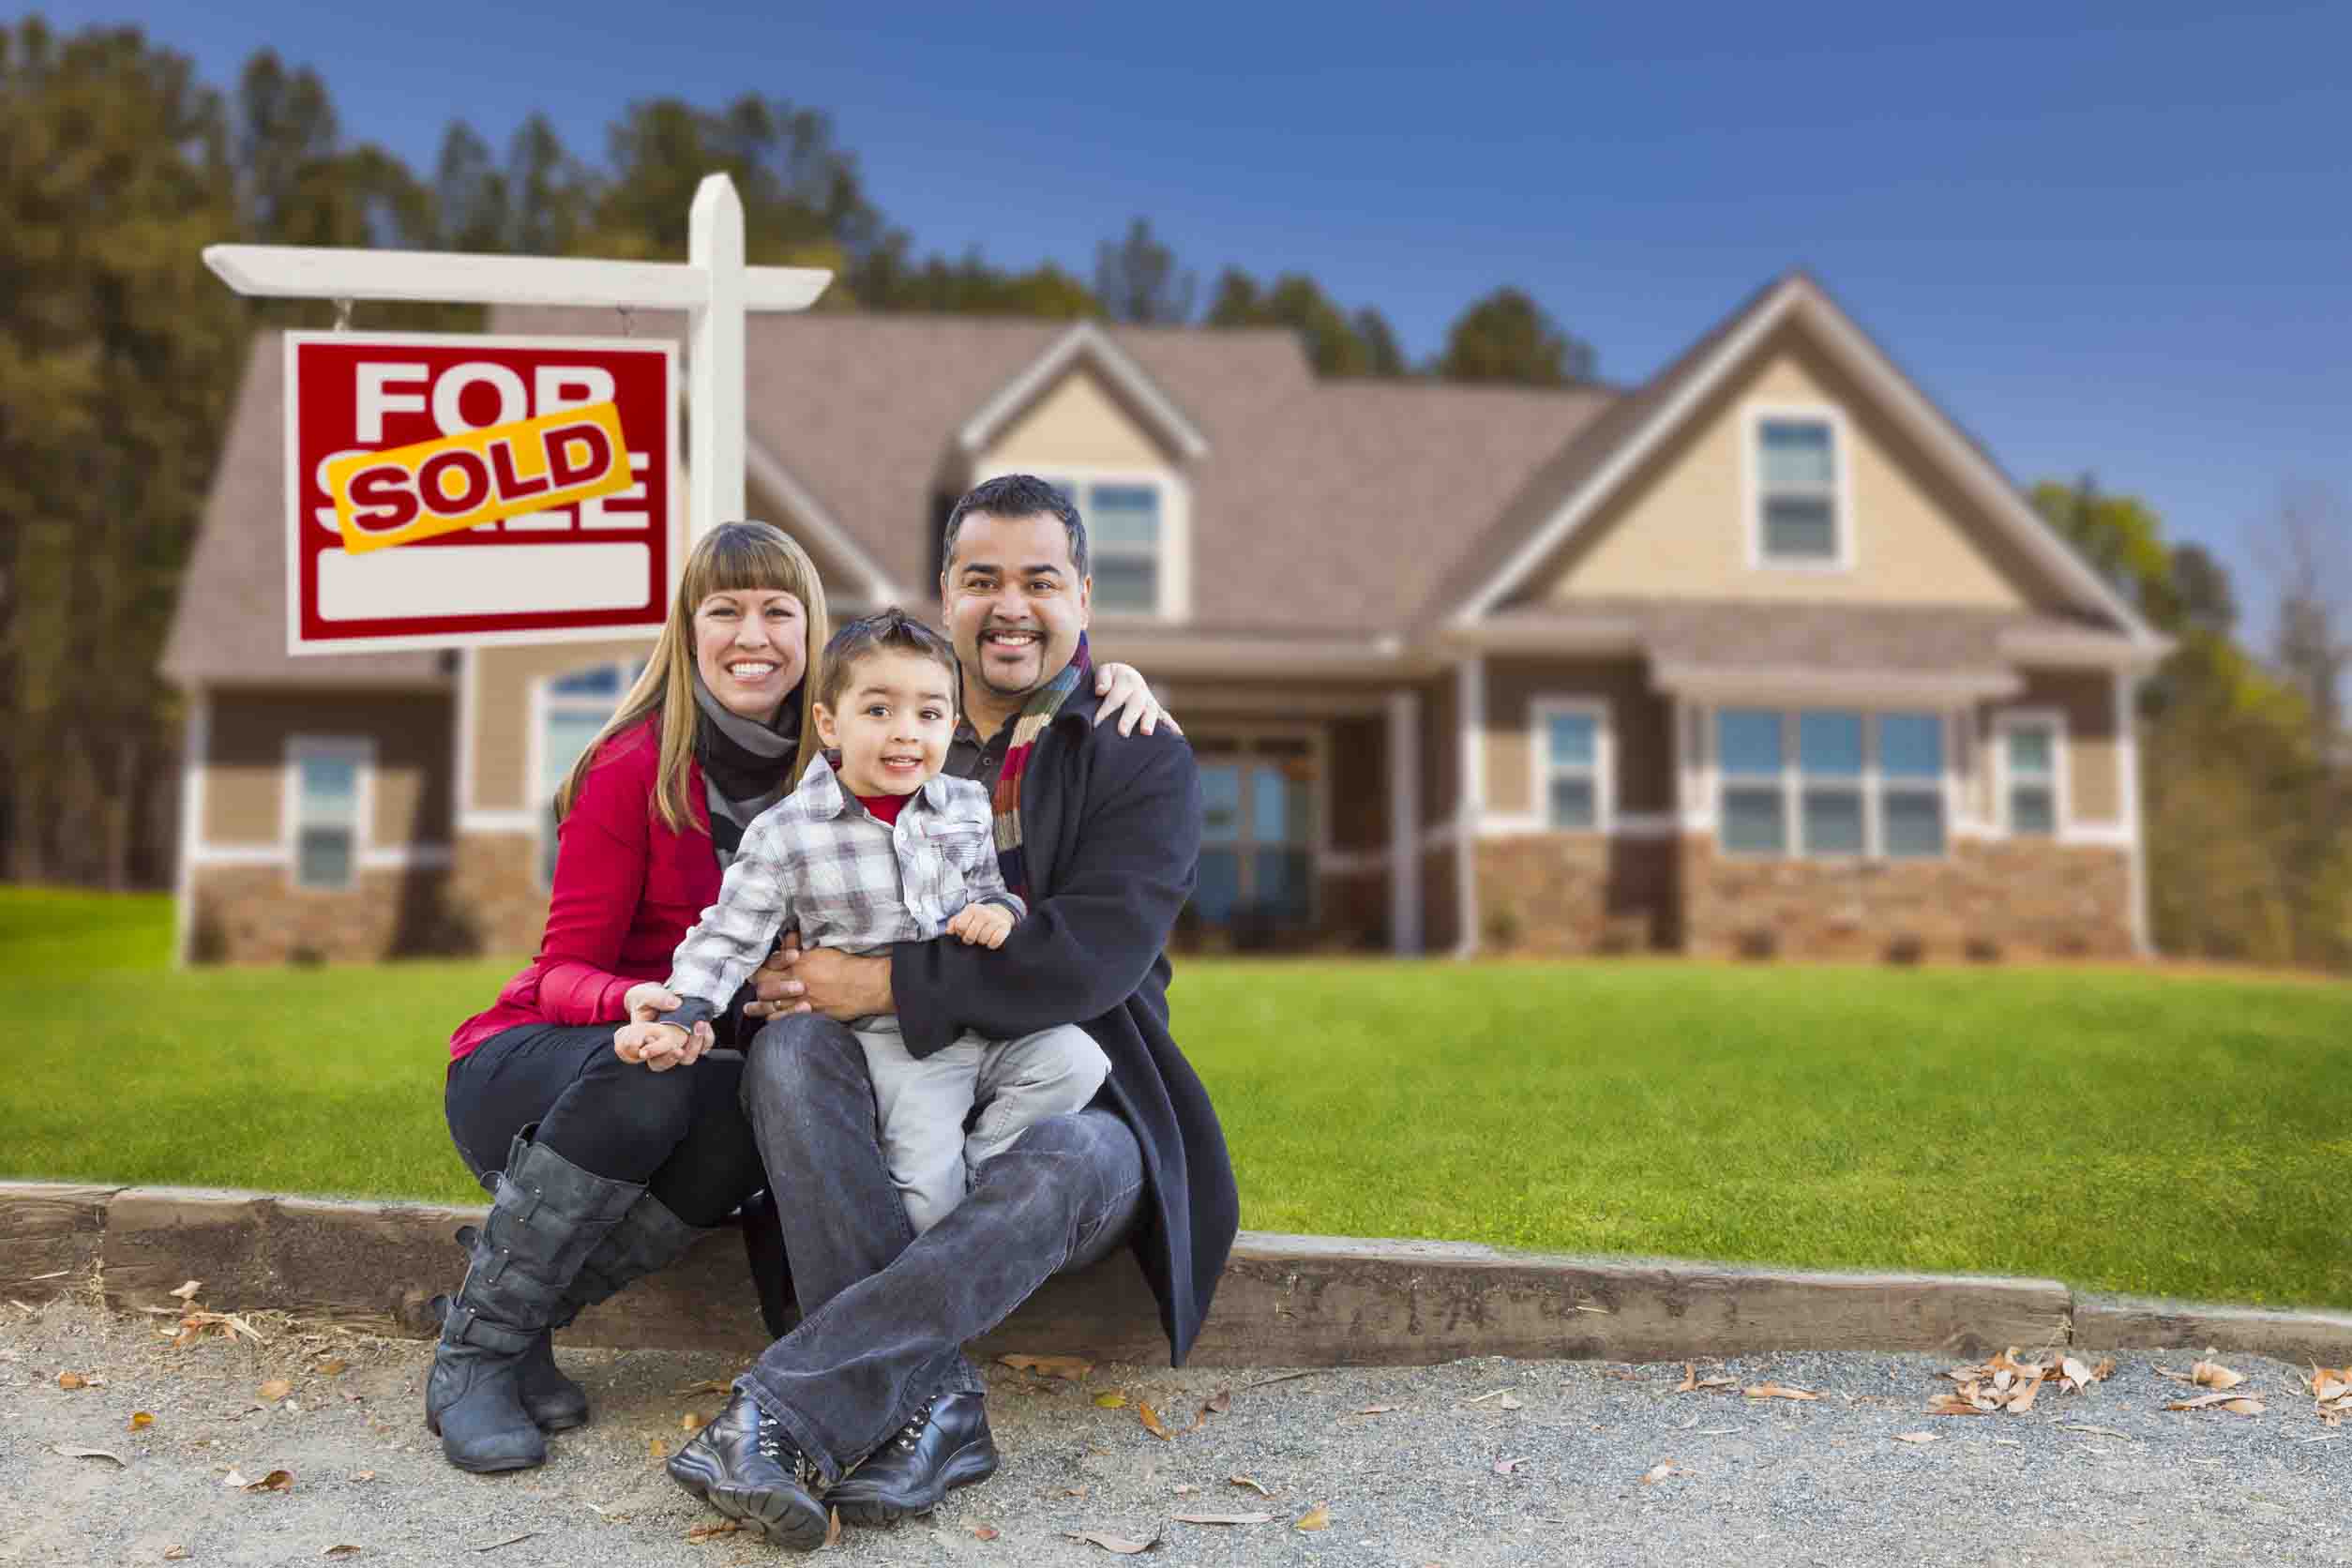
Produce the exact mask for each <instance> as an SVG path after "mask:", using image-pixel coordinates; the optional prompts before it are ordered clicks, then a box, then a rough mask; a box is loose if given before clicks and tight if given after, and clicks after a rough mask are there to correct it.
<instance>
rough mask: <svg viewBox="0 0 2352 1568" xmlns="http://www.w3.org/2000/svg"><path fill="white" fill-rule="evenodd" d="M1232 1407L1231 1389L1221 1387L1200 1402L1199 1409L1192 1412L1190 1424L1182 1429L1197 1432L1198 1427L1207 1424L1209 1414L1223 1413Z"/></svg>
mask: <svg viewBox="0 0 2352 1568" xmlns="http://www.w3.org/2000/svg"><path fill="white" fill-rule="evenodd" d="M1232 1408H1233V1391H1232V1390H1231V1389H1229V1388H1221V1389H1219V1390H1217V1391H1216V1392H1215V1393H1214V1394H1212V1395H1209V1397H1208V1398H1206V1399H1203V1400H1202V1401H1201V1402H1200V1409H1199V1410H1197V1411H1195V1412H1194V1413H1193V1418H1192V1425H1190V1426H1187V1427H1185V1428H1184V1430H1185V1431H1187V1432H1198V1431H1199V1430H1200V1428H1202V1427H1203V1426H1206V1425H1209V1418H1210V1417H1211V1416H1213V1415H1223V1414H1225V1412H1226V1411H1228V1410H1231V1409H1232Z"/></svg>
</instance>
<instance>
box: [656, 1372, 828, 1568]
mask: <svg viewBox="0 0 2352 1568" xmlns="http://www.w3.org/2000/svg"><path fill="white" fill-rule="evenodd" d="M665 1468H666V1469H667V1470H669V1471H670V1479H671V1480H672V1481H674V1482H676V1483H677V1484H678V1485H681V1486H684V1487H685V1488H686V1490H687V1491H689V1492H692V1493H693V1494H694V1495H695V1496H696V1497H698V1498H700V1499H701V1500H703V1501H704V1502H706V1503H709V1504H710V1505H711V1506H712V1507H713V1508H716V1509H717V1510H718V1511H719V1512H720V1513H721V1514H724V1515H727V1516H728V1517H729V1518H731V1519H741V1520H743V1521H744V1522H745V1523H746V1524H752V1525H757V1526H758V1527H759V1529H760V1531H761V1534H763V1535H765V1536H766V1537H767V1538H768V1539H769V1540H771V1541H773V1542H775V1543H776V1545H779V1546H787V1547H790V1548H791V1549H792V1550H793V1551H796V1552H813V1551H815V1550H816V1549H817V1548H818V1547H820V1546H822V1545H824V1544H825V1527H826V1518H825V1505H824V1504H823V1503H822V1502H820V1501H818V1500H817V1494H816V1490H815V1485H816V1481H817V1467H816V1466H815V1465H814V1464H812V1463H810V1462H809V1460H808V1458H807V1456H806V1455H803V1454H802V1453H801V1452H800V1450H799V1449H797V1448H794V1447H793V1446H792V1440H791V1439H790V1438H787V1437H786V1436H785V1435H784V1427H783V1425H782V1423H780V1422H778V1421H777V1420H776V1418H775V1417H774V1416H771V1415H769V1414H767V1413H766V1412H764V1411H762V1410H761V1409H760V1407H759V1406H758V1405H756V1404H754V1403H752V1401H751V1399H750V1398H749V1397H748V1396H747V1395H745V1394H744V1393H743V1391H742V1390H740V1389H738V1390H737V1391H736V1392H735V1393H734V1394H733V1395H731V1396H730V1397H729V1398H728V1401H727V1408H726V1409H725V1410H721V1411H719V1412H718V1414H717V1415H716V1417H714V1418H713V1419H712V1421H711V1424H710V1425H708V1426H705V1427H703V1428H702V1429H701V1431H700V1432H697V1433H696V1434H695V1435H694V1436H693V1438H692V1439H691V1440H688V1441H687V1443H686V1446H685V1447H684V1448H682V1449H680V1450H678V1453H677V1455H676V1457H674V1458H672V1459H671V1461H670V1463H669V1464H668V1465H667V1466H666V1467H665Z"/></svg>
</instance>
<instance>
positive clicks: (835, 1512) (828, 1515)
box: [825, 1508, 841, 1546]
mask: <svg viewBox="0 0 2352 1568" xmlns="http://www.w3.org/2000/svg"><path fill="white" fill-rule="evenodd" d="M840 1544H841V1510H839V1509H838V1508H829V1509H827V1510H826V1511H825V1545H828V1546H837V1545H840Z"/></svg>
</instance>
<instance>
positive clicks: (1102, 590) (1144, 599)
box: [1093, 555, 1160, 611]
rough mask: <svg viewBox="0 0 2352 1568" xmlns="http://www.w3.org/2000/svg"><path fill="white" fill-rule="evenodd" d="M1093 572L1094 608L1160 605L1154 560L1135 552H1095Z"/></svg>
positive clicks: (1118, 608)
mask: <svg viewBox="0 0 2352 1568" xmlns="http://www.w3.org/2000/svg"><path fill="white" fill-rule="evenodd" d="M1093 578H1094V608H1095V609H1097V610H1145V611H1150V610H1157V609H1158V608H1159V607H1160V566H1159V563H1158V562H1157V561H1153V560H1150V559H1147V558H1145V557H1143V556H1139V555H1124V556H1107V557H1106V556H1097V557H1095V559H1094V562H1093Z"/></svg>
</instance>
